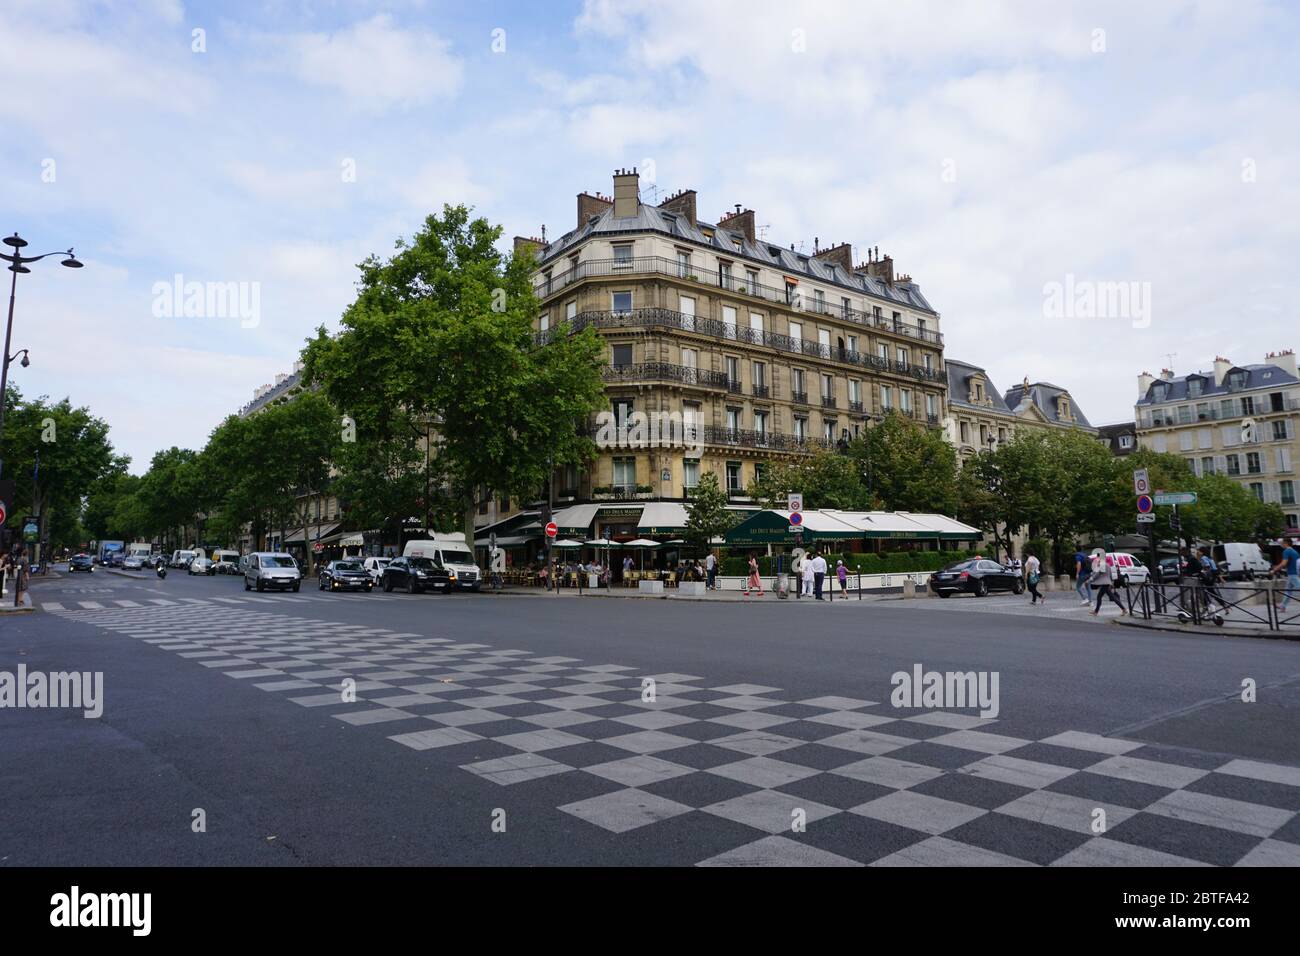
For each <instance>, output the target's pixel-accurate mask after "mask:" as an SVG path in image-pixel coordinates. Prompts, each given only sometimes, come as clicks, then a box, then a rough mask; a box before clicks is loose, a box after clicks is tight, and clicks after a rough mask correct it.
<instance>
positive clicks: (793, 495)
mask: <svg viewBox="0 0 1300 956" xmlns="http://www.w3.org/2000/svg"><path fill="white" fill-rule="evenodd" d="M785 510H786V511H803V495H802V494H800V493H799V492H796V491H792V492H790V494H788V495H786V496H785Z"/></svg>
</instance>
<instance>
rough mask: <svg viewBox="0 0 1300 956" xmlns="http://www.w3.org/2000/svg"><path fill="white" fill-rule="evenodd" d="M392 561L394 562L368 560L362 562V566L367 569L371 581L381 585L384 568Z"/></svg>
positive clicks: (378, 559) (376, 559)
mask: <svg viewBox="0 0 1300 956" xmlns="http://www.w3.org/2000/svg"><path fill="white" fill-rule="evenodd" d="M392 560H393V559H392V558H366V559H365V561H364V562H362V564H363V566H364V567H365V569H366V573H367V574H369V575H370V577H371V579H372V580H373V581H374V582H375V583H376V584H379V583H380V580H381V579H382V578H383V576H384V568H386V567H388V562H390V561H392Z"/></svg>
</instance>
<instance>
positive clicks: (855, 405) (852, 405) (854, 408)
mask: <svg viewBox="0 0 1300 956" xmlns="http://www.w3.org/2000/svg"><path fill="white" fill-rule="evenodd" d="M849 411H851V412H853V413H854V414H857V415H861V414H862V403H861V402H849Z"/></svg>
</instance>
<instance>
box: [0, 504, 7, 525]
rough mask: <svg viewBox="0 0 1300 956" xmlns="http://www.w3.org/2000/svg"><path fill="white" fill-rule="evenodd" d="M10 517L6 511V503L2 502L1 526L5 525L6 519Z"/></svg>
mask: <svg viewBox="0 0 1300 956" xmlns="http://www.w3.org/2000/svg"><path fill="white" fill-rule="evenodd" d="M8 517H9V512H7V511H6V510H5V503H4V502H3V501H0V526H2V525H4V523H5V519H6V518H8Z"/></svg>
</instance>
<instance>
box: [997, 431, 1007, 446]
mask: <svg viewBox="0 0 1300 956" xmlns="http://www.w3.org/2000/svg"><path fill="white" fill-rule="evenodd" d="M1006 440H1007V430H1006V429H1005V428H999V429H998V444H999V445H1001V444H1003V443H1005V442H1006Z"/></svg>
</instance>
